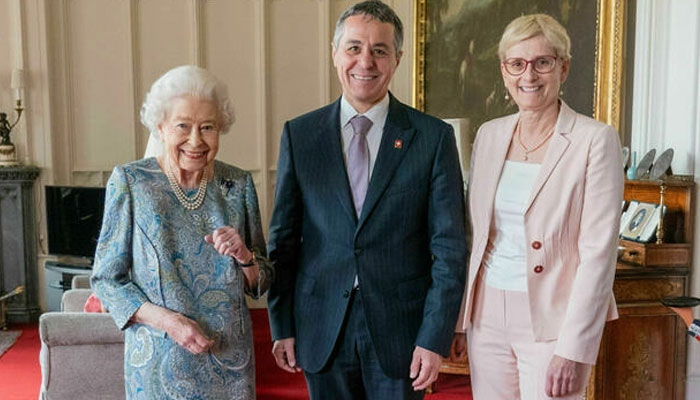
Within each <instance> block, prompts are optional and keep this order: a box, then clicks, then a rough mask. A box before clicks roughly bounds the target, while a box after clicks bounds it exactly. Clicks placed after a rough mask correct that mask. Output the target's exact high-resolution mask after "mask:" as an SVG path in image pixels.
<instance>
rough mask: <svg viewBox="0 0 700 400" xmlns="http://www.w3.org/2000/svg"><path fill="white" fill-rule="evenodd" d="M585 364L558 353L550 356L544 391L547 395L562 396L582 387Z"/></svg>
mask: <svg viewBox="0 0 700 400" xmlns="http://www.w3.org/2000/svg"><path fill="white" fill-rule="evenodd" d="M586 367H587V366H586V364H584V363H580V362H577V361H573V360H569V359H566V358H563V357H559V356H558V355H556V354H555V355H553V356H552V361H550V362H549V368H547V378H546V379H547V380H546V382H545V389H544V392H545V394H547V396H549V397H563V396H566V395H569V394H571V393H575V392H578V391H579V390H581V388H583V385H584V382H583V380H584V378H585V377H586V374H585V372H586Z"/></svg>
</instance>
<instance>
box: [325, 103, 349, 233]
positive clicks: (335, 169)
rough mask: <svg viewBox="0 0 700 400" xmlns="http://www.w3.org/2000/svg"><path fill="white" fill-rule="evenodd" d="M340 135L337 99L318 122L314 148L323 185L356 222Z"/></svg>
mask: <svg viewBox="0 0 700 400" xmlns="http://www.w3.org/2000/svg"><path fill="white" fill-rule="evenodd" d="M340 135H341V133H340V99H338V100H337V101H336V102H335V103H333V106H332V108H331V112H330V113H328V115H327V117H326V118H325V119H321V121H320V123H319V126H318V135H317V137H318V143H317V144H316V149H317V151H318V153H319V154H321V155H322V157H323V159H322V164H321V165H320V166H319V167H320V168H323V170H325V176H326V181H325V182H324V185H328V186H329V189H330V191H331V193H335V194H336V195H337V197H338V201H339V202H340V205H341V207H342V208H343V210H345V212H346V213H347V214H349V216H350V218H351V219H352V220H353V222H357V216H356V215H355V206H354V205H353V201H352V192H351V191H350V184H349V180H348V173H347V169H346V168H345V160H344V159H343V143H342V141H341V137H340Z"/></svg>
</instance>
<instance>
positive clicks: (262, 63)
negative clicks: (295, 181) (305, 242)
mask: <svg viewBox="0 0 700 400" xmlns="http://www.w3.org/2000/svg"><path fill="white" fill-rule="evenodd" d="M253 12H254V21H255V28H254V30H255V38H256V40H257V42H258V46H257V49H256V53H255V64H256V67H257V68H255V70H256V71H257V72H256V73H257V74H258V75H257V81H258V88H257V91H258V96H257V100H258V105H257V114H258V132H260V134H259V135H258V142H257V145H258V157H259V160H258V167H259V171H258V172H261V173H259V174H256V175H257V177H258V179H259V183H260V184H259V185H258V186H257V188H258V197H262V198H264V199H267V198H268V196H269V195H270V191H269V189H268V180H267V174H266V173H264V171H266V170H267V168H268V164H269V161H268V157H269V155H268V153H269V150H268V149H269V147H270V146H269V143H268V142H269V136H270V132H268V130H269V127H270V123H269V118H270V116H269V115H268V110H269V109H270V104H269V98H268V90H269V86H268V79H269V74H268V72H269V71H268V61H267V59H268V49H269V47H270V41H269V40H268V38H269V34H268V31H267V29H268V27H267V21H268V20H269V16H268V2H267V1H258V2H255V6H254V11H253ZM249 171H251V173H252V171H253V170H249ZM260 212H261V214H262V215H261V218H262V220H263V221H264V222H266V221H268V218H267V217H268V215H269V214H270V210H269V209H268V207H267V205H266V204H265V205H264V207H260Z"/></svg>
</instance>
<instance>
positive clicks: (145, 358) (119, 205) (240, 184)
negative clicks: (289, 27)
mask: <svg viewBox="0 0 700 400" xmlns="http://www.w3.org/2000/svg"><path fill="white" fill-rule="evenodd" d="M141 120H142V122H143V124H144V125H145V126H146V127H147V128H148V129H149V130H150V131H151V134H152V135H157V137H158V138H159V139H160V141H161V142H162V144H163V154H162V155H160V156H158V157H157V158H153V157H151V158H145V159H143V160H140V161H136V162H132V163H128V164H125V165H120V166H117V167H116V168H115V169H114V172H113V173H112V176H111V178H110V180H109V183H108V185H107V195H106V202H105V203H106V204H105V212H104V222H103V225H102V232H101V234H100V240H99V243H98V246H97V251H96V254H95V265H94V269H93V275H92V278H91V284H92V287H93V289H94V291H95V292H96V293H97V295H98V297H99V298H100V300H101V301H102V302H103V303H104V305H105V306H106V307H107V308H108V309H109V311H110V313H111V315H112V317H113V318H114V321H115V322H116V323H117V325H118V326H119V327H120V328H121V329H125V330H126V339H125V349H124V373H125V379H126V393H127V398H139V399H140V398H149V399H151V398H152V399H171V398H178V399H179V398H184V399H195V398H199V399H204V398H208V399H224V398H225V399H254V398H255V378H254V372H255V370H254V360H253V340H252V334H251V322H250V315H249V313H248V309H247V308H246V304H245V299H244V293H247V294H248V295H251V296H254V297H257V296H259V295H260V294H261V293H262V292H264V291H265V290H266V288H267V287H268V285H269V282H270V278H271V268H270V264H269V262H268V261H267V259H266V258H265V243H264V239H263V233H262V229H261V224H260V215H259V209H258V201H257V195H256V192H255V187H254V186H253V179H252V178H251V176H250V174H249V173H248V172H245V171H243V170H241V169H239V168H236V167H233V166H230V165H227V164H224V163H222V162H218V161H215V157H216V153H217V150H218V148H219V135H221V134H223V133H226V132H227V131H228V129H229V127H230V126H231V124H232V122H233V115H232V111H231V109H230V107H229V100H228V95H227V93H226V88H225V86H224V85H223V84H222V83H221V82H220V81H218V80H217V79H216V78H215V77H214V76H213V75H212V74H211V73H209V72H208V71H206V70H204V69H201V68H198V67H194V66H181V67H177V68H174V69H172V70H170V71H168V72H167V73H166V74H165V75H163V76H162V77H160V78H159V79H158V80H157V81H156V82H155V83H154V84H153V87H152V88H151V90H150V92H149V93H148V95H147V96H146V101H145V102H144V104H143V107H142V109H141Z"/></svg>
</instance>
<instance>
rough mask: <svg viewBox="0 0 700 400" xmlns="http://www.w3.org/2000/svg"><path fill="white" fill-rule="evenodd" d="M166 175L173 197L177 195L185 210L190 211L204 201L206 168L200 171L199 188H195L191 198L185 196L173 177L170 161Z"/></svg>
mask: <svg viewBox="0 0 700 400" xmlns="http://www.w3.org/2000/svg"><path fill="white" fill-rule="evenodd" d="M205 168H206V167H205ZM166 175H167V176H168V182H169V183H170V187H171V188H172V189H173V192H174V193H175V197H177V200H178V201H179V202H180V204H182V206H183V207H185V208H186V209H187V210H190V211H192V210H196V209H198V208H199V207H201V206H202V204H203V203H204V198H205V197H206V195H207V172H206V169H205V170H204V172H203V173H202V178H201V179H200V180H199V188H198V189H197V194H195V195H194V197H192V198H189V197H187V195H186V194H185V192H183V191H182V188H181V187H180V185H179V184H178V183H177V180H176V179H175V175H174V174H173V170H172V167H170V163H168V173H167V174H166Z"/></svg>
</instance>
